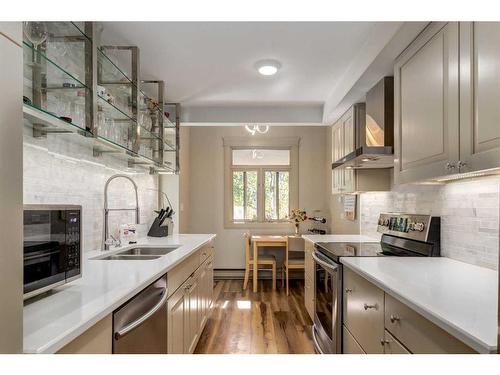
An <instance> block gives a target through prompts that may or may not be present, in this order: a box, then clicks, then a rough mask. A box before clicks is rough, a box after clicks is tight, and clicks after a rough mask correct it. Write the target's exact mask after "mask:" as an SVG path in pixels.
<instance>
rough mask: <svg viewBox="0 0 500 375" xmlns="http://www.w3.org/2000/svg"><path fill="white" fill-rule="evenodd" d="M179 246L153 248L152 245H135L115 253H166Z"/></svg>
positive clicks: (133, 254) (137, 254)
mask: <svg viewBox="0 0 500 375" xmlns="http://www.w3.org/2000/svg"><path fill="white" fill-rule="evenodd" d="M178 248H179V246H172V247H162V248H154V247H135V248H133V249H128V250H123V251H120V252H118V253H117V255H132V256H139V255H166V254H168V253H171V252H172V251H174V250H176V249H178Z"/></svg>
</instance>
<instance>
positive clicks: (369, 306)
mask: <svg viewBox="0 0 500 375" xmlns="http://www.w3.org/2000/svg"><path fill="white" fill-rule="evenodd" d="M363 307H364V309H365V310H368V309H377V304H374V305H369V304H367V303H365V304H364V305H363Z"/></svg>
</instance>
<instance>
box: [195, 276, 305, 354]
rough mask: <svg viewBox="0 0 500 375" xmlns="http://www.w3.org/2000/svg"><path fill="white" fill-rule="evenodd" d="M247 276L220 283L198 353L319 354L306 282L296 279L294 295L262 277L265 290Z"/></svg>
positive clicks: (292, 284)
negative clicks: (247, 280)
mask: <svg viewBox="0 0 500 375" xmlns="http://www.w3.org/2000/svg"><path fill="white" fill-rule="evenodd" d="M242 287H243V281H242V280H221V281H218V282H216V284H215V290H214V292H215V306H214V309H213V311H212V314H211V316H210V318H209V320H208V322H207V324H206V326H205V329H204V330H203V333H202V335H201V337H200V340H199V342H198V346H197V347H196V349H195V353H205V354H226V353H227V354H245V353H257V354H268V353H269V354H271V353H274V354H277V353H278V354H279V353H282V354H292V353H293V354H295V353H296V354H302V353H304V354H305V353H314V348H313V343H312V337H311V327H312V321H311V319H310V318H309V315H308V313H307V311H306V309H305V306H304V282H303V281H302V280H290V295H289V296H287V295H286V292H285V290H284V289H283V290H282V289H281V288H279V287H278V289H277V290H276V291H273V290H272V283H271V280H260V281H259V292H257V293H253V292H252V286H251V283H249V285H248V288H247V290H243V289H242Z"/></svg>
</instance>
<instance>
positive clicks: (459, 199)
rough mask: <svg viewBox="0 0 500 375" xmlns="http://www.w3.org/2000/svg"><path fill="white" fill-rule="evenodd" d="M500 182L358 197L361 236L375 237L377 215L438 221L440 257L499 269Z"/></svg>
mask: <svg viewBox="0 0 500 375" xmlns="http://www.w3.org/2000/svg"><path fill="white" fill-rule="evenodd" d="M499 186H500V177H483V178H478V179H474V180H466V181H465V180H464V181H460V182H452V183H448V184H445V185H406V186H398V187H395V188H394V190H392V191H390V192H381V193H364V194H361V196H360V226H361V234H365V235H372V236H373V235H376V234H377V225H376V223H377V219H378V215H379V213H380V212H410V213H420V214H430V215H434V216H440V217H441V255H443V256H446V257H449V258H453V259H457V260H461V261H464V262H467V263H471V264H475V265H478V266H483V267H488V268H491V269H497V268H498V256H499V250H498V246H499V245H498V244H499V218H498V216H499V195H500V191H499Z"/></svg>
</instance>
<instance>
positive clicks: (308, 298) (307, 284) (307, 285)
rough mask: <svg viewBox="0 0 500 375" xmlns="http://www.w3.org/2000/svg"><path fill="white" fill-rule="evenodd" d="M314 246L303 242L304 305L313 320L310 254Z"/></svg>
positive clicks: (312, 278) (312, 282)
mask: <svg viewBox="0 0 500 375" xmlns="http://www.w3.org/2000/svg"><path fill="white" fill-rule="evenodd" d="M313 251H314V244H313V243H312V242H310V241H308V240H306V241H305V255H304V257H305V259H304V264H305V269H304V303H305V305H306V310H307V312H308V313H309V316H310V317H311V319H312V320H314V275H315V272H314V260H313V258H312V252H313Z"/></svg>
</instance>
